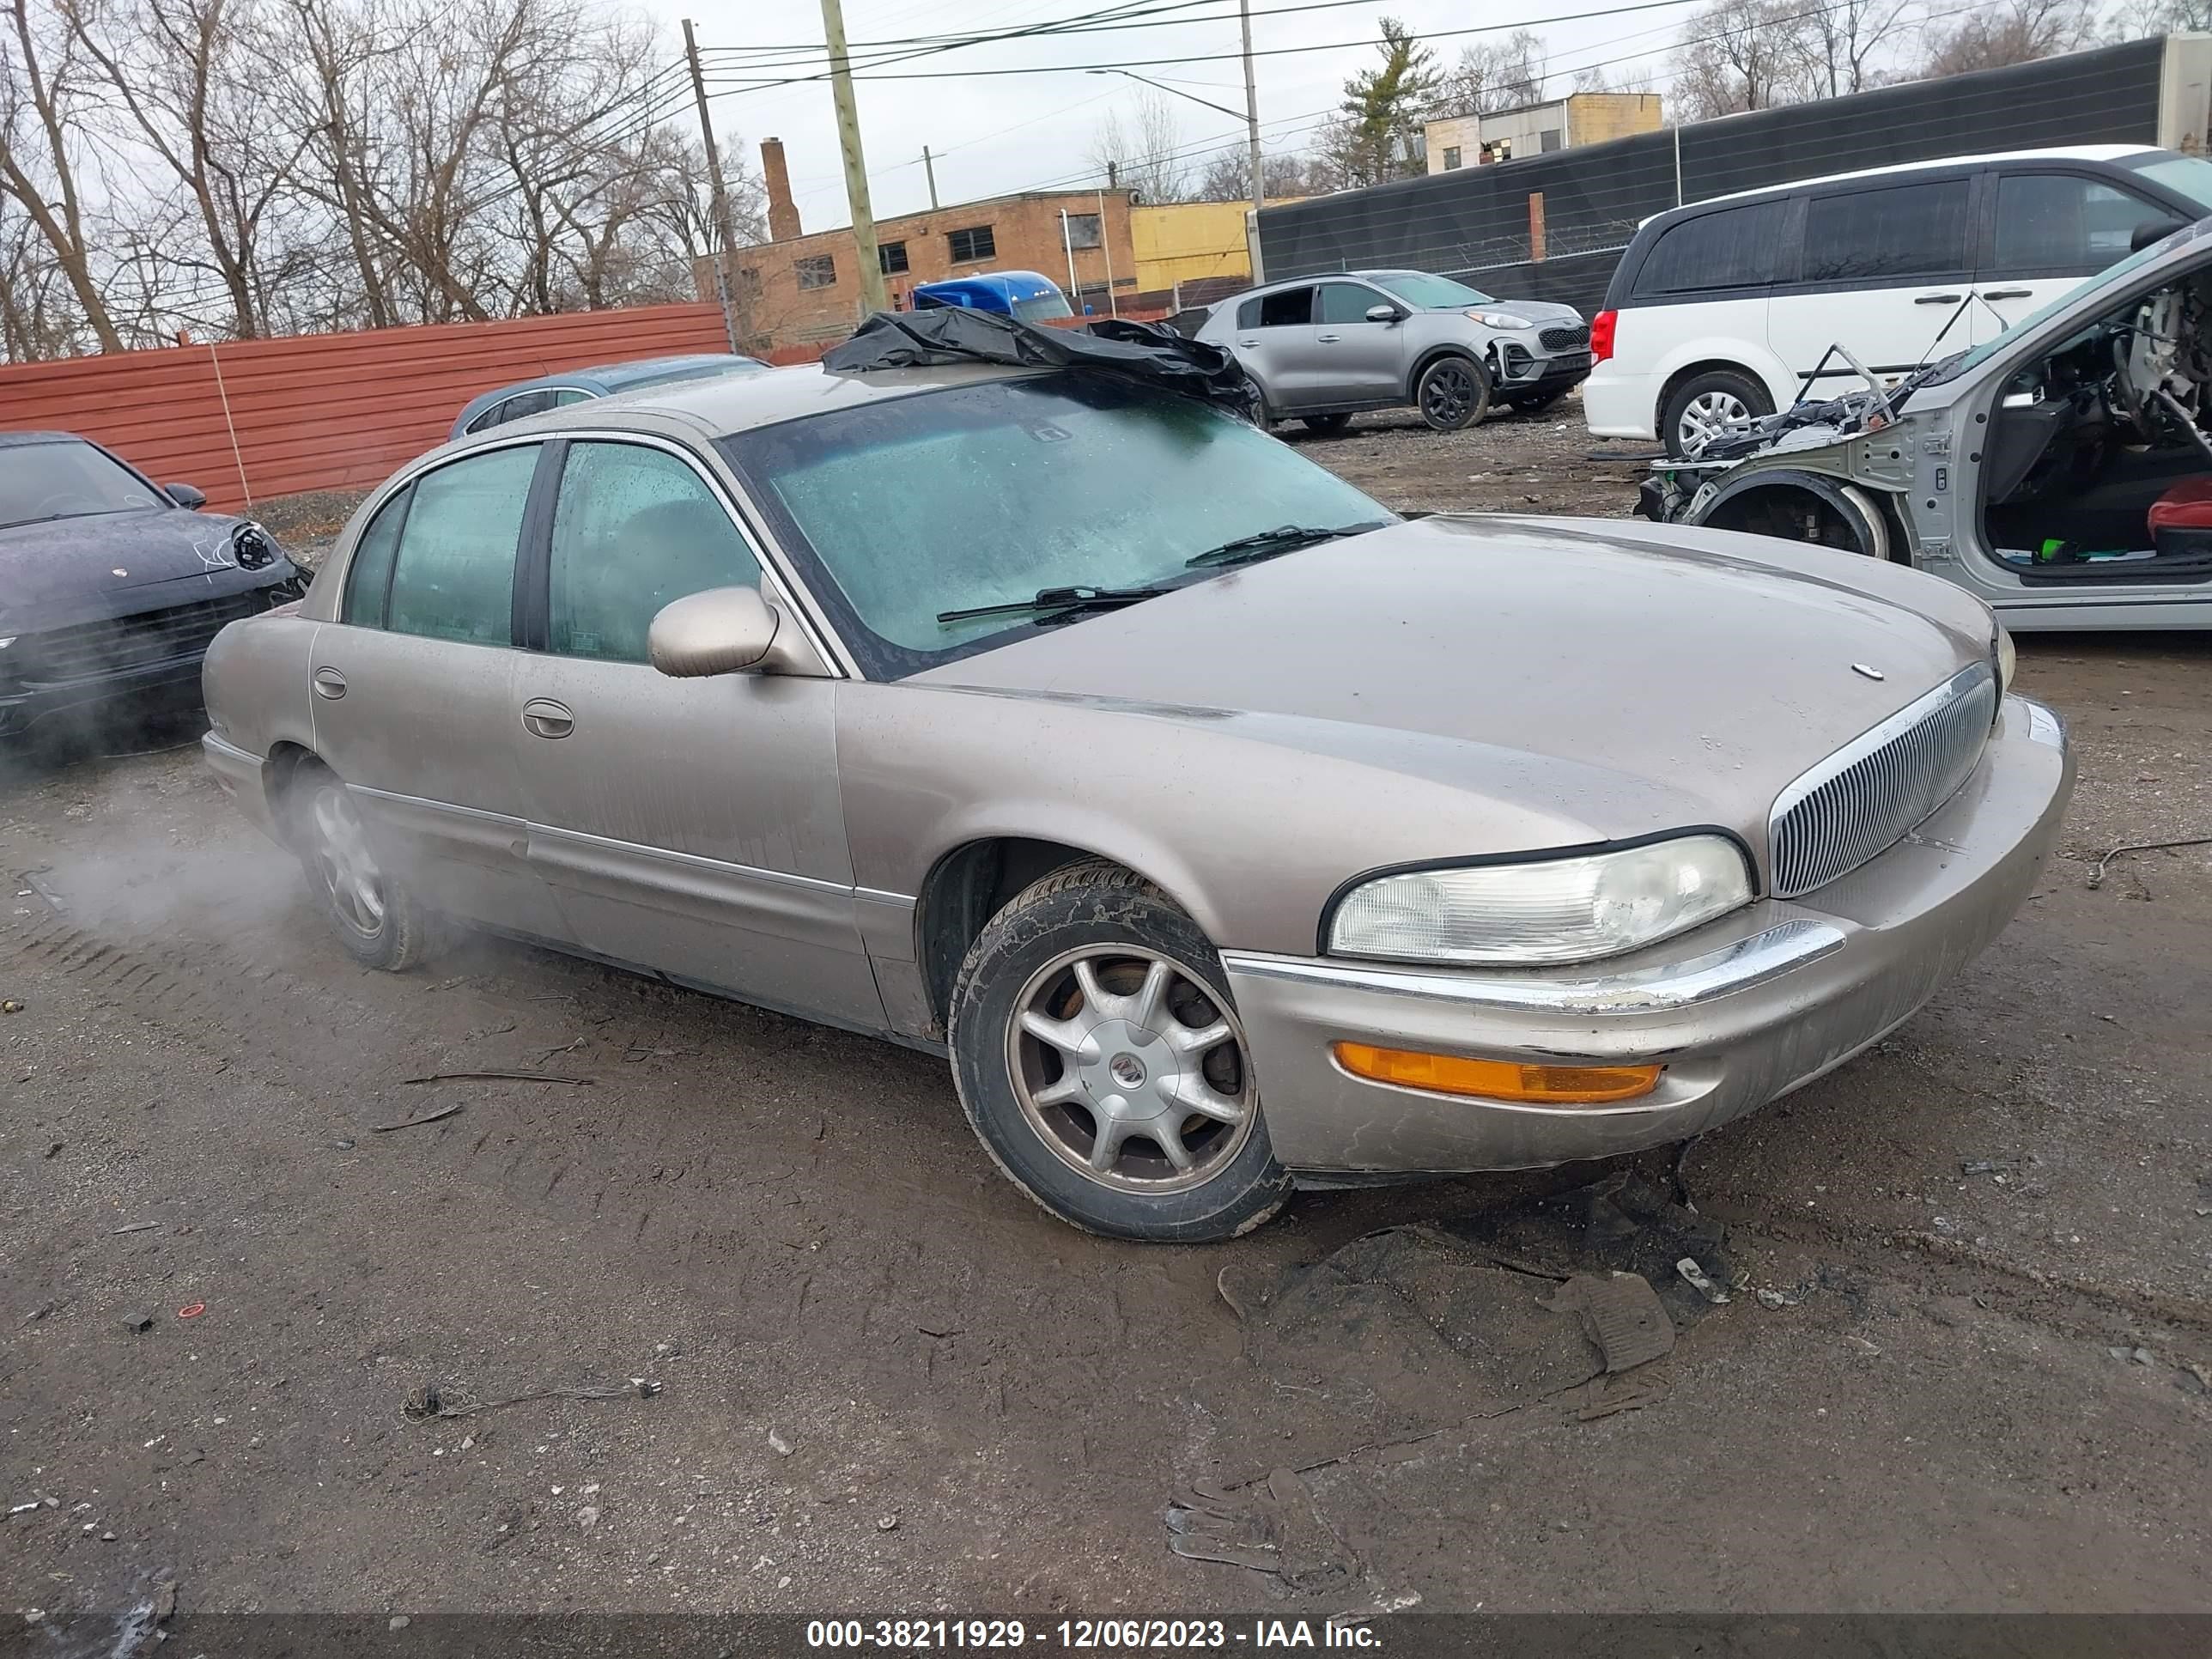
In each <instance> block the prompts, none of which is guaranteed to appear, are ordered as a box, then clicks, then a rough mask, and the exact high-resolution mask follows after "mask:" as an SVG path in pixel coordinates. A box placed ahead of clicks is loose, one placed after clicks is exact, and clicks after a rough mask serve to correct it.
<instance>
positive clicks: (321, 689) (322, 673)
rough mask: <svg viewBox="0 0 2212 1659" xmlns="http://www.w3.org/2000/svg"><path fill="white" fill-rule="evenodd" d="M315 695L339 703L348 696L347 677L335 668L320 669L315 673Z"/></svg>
mask: <svg viewBox="0 0 2212 1659" xmlns="http://www.w3.org/2000/svg"><path fill="white" fill-rule="evenodd" d="M315 693H316V695H317V696H324V697H328V698H330V699H331V700H332V701H333V702H335V701H337V699H338V698H340V697H343V696H345V694H346V681H345V676H344V675H343V674H341V673H339V672H338V671H337V669H335V668H318V669H317V670H316V671H315Z"/></svg>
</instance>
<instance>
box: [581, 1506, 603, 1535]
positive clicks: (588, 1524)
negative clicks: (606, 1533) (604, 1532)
mask: <svg viewBox="0 0 2212 1659" xmlns="http://www.w3.org/2000/svg"><path fill="white" fill-rule="evenodd" d="M576 1524H577V1525H578V1526H580V1527H581V1528H583V1529H584V1530H585V1531H586V1532H589V1531H590V1530H591V1529H592V1528H593V1527H596V1526H598V1525H599V1505H598V1504H585V1505H584V1507H583V1508H581V1509H580V1510H577V1511H576Z"/></svg>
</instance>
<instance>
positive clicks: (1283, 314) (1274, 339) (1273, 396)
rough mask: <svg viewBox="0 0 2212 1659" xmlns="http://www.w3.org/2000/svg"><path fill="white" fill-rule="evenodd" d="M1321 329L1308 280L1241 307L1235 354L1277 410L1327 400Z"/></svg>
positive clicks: (1286, 411) (1293, 409)
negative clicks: (1318, 337)
mask: <svg viewBox="0 0 2212 1659" xmlns="http://www.w3.org/2000/svg"><path fill="white" fill-rule="evenodd" d="M1318 332H1319V329H1318V328H1316V325H1315V324H1314V291H1313V288H1312V286H1311V285H1310V284H1309V283H1301V284H1300V285H1299V286H1297V287H1296V288H1282V289H1275V290H1274V291H1273V293H1271V294H1262V295H1259V296H1257V297H1256V298H1254V299H1250V300H1247V301H1244V302H1243V304H1242V305H1240V306H1239V307H1237V331H1236V334H1235V336H1234V337H1233V338H1234V340H1235V343H1236V349H1237V358H1238V359H1239V361H1241V362H1243V365H1244V367H1245V368H1246V369H1247V370H1249V372H1250V373H1251V374H1252V375H1253V377H1254V378H1255V379H1256V380H1258V381H1259V382H1260V386H1261V391H1263V392H1266V393H1267V406H1268V408H1269V410H1271V411H1272V412H1273V413H1274V414H1277V415H1290V414H1295V413H1296V412H1297V410H1300V409H1302V408H1309V407H1310V406H1311V405H1313V404H1316V403H1320V402H1322V401H1323V398H1322V395H1321V392H1320V385H1321V365H1320V362H1319V361H1318V358H1317V354H1318V352H1319V349H1320V348H1319V347H1318V346H1317V345H1316V343H1315V341H1314V336H1315V335H1316V333H1318Z"/></svg>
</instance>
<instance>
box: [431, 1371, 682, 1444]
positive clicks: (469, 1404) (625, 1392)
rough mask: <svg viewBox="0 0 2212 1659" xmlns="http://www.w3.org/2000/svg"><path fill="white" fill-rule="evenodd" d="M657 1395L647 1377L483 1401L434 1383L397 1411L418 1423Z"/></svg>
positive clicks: (650, 1397)
mask: <svg viewBox="0 0 2212 1659" xmlns="http://www.w3.org/2000/svg"><path fill="white" fill-rule="evenodd" d="M659 1392H660V1384H659V1383H655V1382H653V1381H652V1380H651V1379H650V1378H647V1377H642V1376H633V1377H631V1378H630V1379H629V1381H628V1382H626V1383H584V1384H583V1385H581V1386H580V1387H578V1388H573V1389H535V1390H533V1391H532V1392H531V1393H529V1394H517V1395H504V1396H502V1397H501V1398H499V1399H496V1400H484V1399H480V1398H478V1397H477V1395H472V1394H468V1393H451V1394H449V1393H447V1391H446V1390H444V1389H441V1388H440V1387H439V1386H438V1385H437V1384H436V1383H425V1384H423V1385H422V1387H421V1388H419V1389H416V1390H415V1391H414V1392H413V1393H412V1394H410V1395H408V1396H407V1401H406V1404H404V1406H402V1407H400V1408H399V1409H400V1412H401V1413H402V1414H403V1415H404V1416H406V1417H409V1418H411V1419H414V1420H415V1421H416V1422H418V1423H419V1422H424V1421H427V1420H428V1419H431V1418H439V1417H473V1416H474V1415H476V1413H478V1412H491V1411H497V1410H499V1409H500V1408H501V1407H504V1406H520V1405H521V1404H523V1403H524V1402H525V1401H532V1400H624V1399H636V1400H650V1399H652V1398H653V1396H654V1395H657V1394H659ZM469 1443H470V1442H467V1441H464V1442H463V1444H464V1445H467V1444H469Z"/></svg>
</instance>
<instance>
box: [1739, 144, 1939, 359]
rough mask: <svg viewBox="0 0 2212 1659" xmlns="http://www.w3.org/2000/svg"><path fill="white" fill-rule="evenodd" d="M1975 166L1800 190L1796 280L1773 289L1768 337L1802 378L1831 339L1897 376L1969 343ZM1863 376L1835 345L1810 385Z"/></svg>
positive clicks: (1834, 343)
mask: <svg viewBox="0 0 2212 1659" xmlns="http://www.w3.org/2000/svg"><path fill="white" fill-rule="evenodd" d="M1977 188H1978V177H1977V175H1976V174H1974V173H1971V172H1960V173H1949V174H1945V175H1942V176H1939V177H1936V178H1933V179H1929V178H1921V177H1914V178H1911V179H1866V180H1862V181H1860V182H1858V183H1856V184H1850V185H1826V186H1823V187H1821V188H1820V189H1817V190H1813V191H1808V192H1807V194H1806V197H1805V200H1804V209H1803V218H1802V226H1803V228H1802V232H1801V233H1800V238H1799V243H1800V249H1801V253H1800V263H1799V265H1798V269H1797V273H1796V281H1795V282H1793V283H1789V284H1787V285H1786V286H1783V287H1778V288H1777V289H1776V290H1775V294H1774V298H1773V300H1772V301H1771V302H1770V303H1769V305H1768V307H1767V312H1766V334H1767V341H1768V343H1769V344H1770V345H1771V346H1772V348H1773V349H1774V351H1775V354H1776V355H1777V356H1779V357H1780V358H1781V359H1782V361H1783V362H1784V365H1785V366H1786V367H1787V368H1788V369H1789V371H1790V374H1791V376H1792V378H1793V380H1794V381H1795V382H1796V383H1797V384H1800V385H1802V383H1803V381H1804V380H1805V377H1806V376H1807V375H1808V374H1813V372H1814V368H1815V367H1816V366H1820V358H1821V356H1822V355H1823V354H1824V353H1826V351H1827V349H1828V348H1829V347H1830V346H1832V345H1841V346H1843V347H1844V348H1845V349H1848V350H1849V351H1850V354H1851V355H1852V356H1855V357H1857V359H1858V360H1859V361H1860V362H1862V363H1863V364H1865V365H1866V367H1867V368H1868V369H1869V371H1870V372H1871V373H1872V374H1874V375H1875V378H1876V379H1877V380H1882V381H1885V382H1887V381H1889V380H1895V379H1897V378H1899V376H1901V375H1904V374H1910V373H1911V371H1912V370H1913V369H1914V368H1917V367H1918V366H1919V364H1921V363H1922V362H1925V361H1927V360H1929V359H1930V358H1934V357H1942V356H1948V354H1949V353H1951V352H1953V351H1955V350H1957V349H1960V347H1962V346H1966V345H1970V344H1972V326H1973V325H1972V316H1971V313H1972V311H1973V309H1974V307H1973V305H1972V301H1971V299H1970V295H1971V291H1972V287H1973V275H1974V249H1973V242H1974V236H1973V228H1974V225H1975V223H1976V216H1975V211H1974V208H1975V191H1976V190H1977ZM1864 384H1865V383H1864V382H1863V380H1860V379H1859V377H1858V375H1857V374H1856V373H1854V372H1853V371H1852V369H1851V368H1850V367H1849V365H1847V364H1846V363H1844V361H1843V360H1842V358H1841V357H1840V356H1838V357H1835V358H1832V359H1831V360H1830V361H1829V362H1827V363H1826V365H1825V366H1820V378H1819V379H1818V380H1816V381H1815V382H1814V386H1813V387H1812V390H1811V393H1810V395H1812V396H1814V397H1822V396H1826V397H1834V396H1836V395H1838V393H1841V392H1847V391H1850V389H1852V388H1853V387H1855V386H1863V385H1864Z"/></svg>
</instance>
